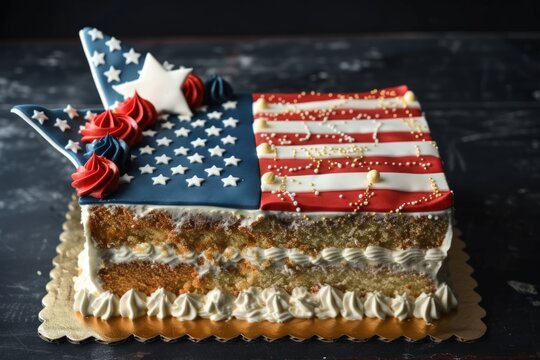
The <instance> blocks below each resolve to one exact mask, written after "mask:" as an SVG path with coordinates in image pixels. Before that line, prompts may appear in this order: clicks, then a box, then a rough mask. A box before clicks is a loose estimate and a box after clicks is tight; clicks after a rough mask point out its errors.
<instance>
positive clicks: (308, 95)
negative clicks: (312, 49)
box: [252, 85, 409, 103]
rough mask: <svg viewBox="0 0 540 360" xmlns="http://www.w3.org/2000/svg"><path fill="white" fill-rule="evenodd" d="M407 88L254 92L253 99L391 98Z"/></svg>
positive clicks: (299, 100)
mask: <svg viewBox="0 0 540 360" xmlns="http://www.w3.org/2000/svg"><path fill="white" fill-rule="evenodd" d="M408 90H409V88H408V87H407V86H406V85H401V86H396V87H390V88H386V89H380V90H371V91H365V92H355V93H317V92H305V93H254V94H252V95H253V101H257V99H258V98H260V97H264V98H266V100H268V101H269V102H276V103H277V102H294V101H295V100H296V101H297V102H299V103H300V102H308V101H321V100H335V99H339V98H340V97H346V98H350V97H353V98H357V99H379V98H382V97H384V98H392V97H397V96H403V95H404V94H405V93H406V92H407V91H408Z"/></svg>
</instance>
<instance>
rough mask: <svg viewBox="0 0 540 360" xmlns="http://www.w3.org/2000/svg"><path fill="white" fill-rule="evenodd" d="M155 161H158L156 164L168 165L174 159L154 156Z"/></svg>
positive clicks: (165, 156)
mask: <svg viewBox="0 0 540 360" xmlns="http://www.w3.org/2000/svg"><path fill="white" fill-rule="evenodd" d="M154 159H156V164H168V163H169V161H171V159H172V158H171V157H169V156H167V155H165V154H163V155H160V156H154Z"/></svg>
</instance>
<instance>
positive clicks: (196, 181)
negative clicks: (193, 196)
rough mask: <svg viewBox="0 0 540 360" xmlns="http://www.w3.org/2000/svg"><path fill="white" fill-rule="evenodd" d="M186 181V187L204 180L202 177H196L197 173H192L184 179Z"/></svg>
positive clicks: (199, 184)
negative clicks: (191, 175)
mask: <svg viewBox="0 0 540 360" xmlns="http://www.w3.org/2000/svg"><path fill="white" fill-rule="evenodd" d="M186 182H187V183H188V185H187V186H188V187H192V186H197V187H199V186H201V184H202V183H203V182H204V179H203V178H200V177H197V175H194V176H193V177H192V178H189V179H186Z"/></svg>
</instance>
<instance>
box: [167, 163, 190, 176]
mask: <svg viewBox="0 0 540 360" xmlns="http://www.w3.org/2000/svg"><path fill="white" fill-rule="evenodd" d="M187 170H189V169H188V168H187V167H185V166H182V165H178V166H175V167H172V168H171V171H172V174H173V175H176V174H180V175H183V174H185V172H186V171H187Z"/></svg>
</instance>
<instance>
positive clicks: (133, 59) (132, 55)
mask: <svg viewBox="0 0 540 360" xmlns="http://www.w3.org/2000/svg"><path fill="white" fill-rule="evenodd" d="M122 56H123V57H125V58H126V65H129V64H138V63H139V58H140V57H141V54H139V53H138V52H135V50H133V48H131V49H130V50H129V51H128V52H126V53H123V54H122Z"/></svg>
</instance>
